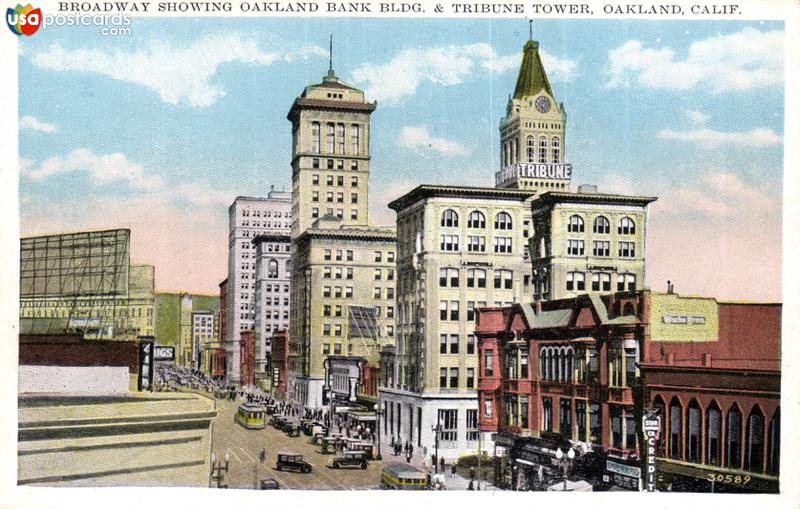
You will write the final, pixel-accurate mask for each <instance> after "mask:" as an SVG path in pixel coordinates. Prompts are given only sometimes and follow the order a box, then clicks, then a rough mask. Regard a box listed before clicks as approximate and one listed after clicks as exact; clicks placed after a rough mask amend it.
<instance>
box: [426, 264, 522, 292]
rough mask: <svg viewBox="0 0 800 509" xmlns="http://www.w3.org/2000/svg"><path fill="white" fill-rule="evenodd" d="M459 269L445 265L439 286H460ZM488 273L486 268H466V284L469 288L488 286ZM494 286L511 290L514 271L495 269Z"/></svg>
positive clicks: (498, 288) (440, 271) (440, 275)
mask: <svg viewBox="0 0 800 509" xmlns="http://www.w3.org/2000/svg"><path fill="white" fill-rule="evenodd" d="M460 273H461V272H460V271H459V269H456V268H452V267H445V268H441V269H439V287H440V288H459V286H460V285H461V278H460ZM486 274H487V271H486V270H485V269H467V270H466V276H467V277H466V284H467V288H486ZM494 288H495V290H500V289H505V290H511V289H513V288H514V271H511V270H505V269H495V270H494Z"/></svg>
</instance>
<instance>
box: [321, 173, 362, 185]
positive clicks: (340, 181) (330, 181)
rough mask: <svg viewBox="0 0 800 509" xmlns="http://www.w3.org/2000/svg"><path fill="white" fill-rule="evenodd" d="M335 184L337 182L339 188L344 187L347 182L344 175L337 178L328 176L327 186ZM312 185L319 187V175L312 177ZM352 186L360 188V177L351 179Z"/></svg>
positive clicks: (326, 178)
mask: <svg viewBox="0 0 800 509" xmlns="http://www.w3.org/2000/svg"><path fill="white" fill-rule="evenodd" d="M334 182H335V185H336V186H337V187H344V182H345V179H344V175H336V176H334V175H328V176H326V177H325V183H326V184H327V185H329V186H333V185H334ZM311 184H312V185H315V186H318V185H319V174H317V173H315V174H313V175H311ZM350 185H351V186H352V187H358V177H357V176H352V177H350Z"/></svg>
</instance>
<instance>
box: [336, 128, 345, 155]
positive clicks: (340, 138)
mask: <svg viewBox="0 0 800 509" xmlns="http://www.w3.org/2000/svg"><path fill="white" fill-rule="evenodd" d="M344 142H345V136H344V124H336V145H337V147H338V148H337V150H336V151H337V153H339V154H344Z"/></svg>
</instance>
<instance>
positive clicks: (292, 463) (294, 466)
mask: <svg viewBox="0 0 800 509" xmlns="http://www.w3.org/2000/svg"><path fill="white" fill-rule="evenodd" d="M275 469H276V470H296V471H298V472H302V473H304V474H307V473H309V472H311V463H309V462H307V461H305V460H304V459H303V455H302V454H295V453H292V452H281V453H278V462H277V463H276V464H275Z"/></svg>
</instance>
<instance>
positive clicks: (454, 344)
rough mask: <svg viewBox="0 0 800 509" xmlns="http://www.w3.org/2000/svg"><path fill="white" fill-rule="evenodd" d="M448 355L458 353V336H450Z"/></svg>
mask: <svg viewBox="0 0 800 509" xmlns="http://www.w3.org/2000/svg"><path fill="white" fill-rule="evenodd" d="M450 353H458V334H450Z"/></svg>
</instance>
